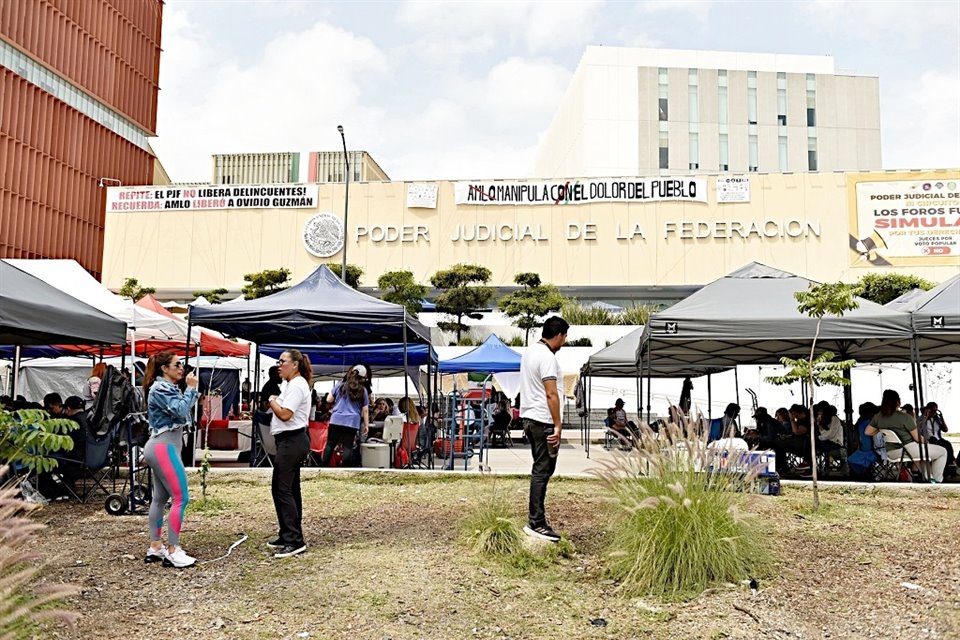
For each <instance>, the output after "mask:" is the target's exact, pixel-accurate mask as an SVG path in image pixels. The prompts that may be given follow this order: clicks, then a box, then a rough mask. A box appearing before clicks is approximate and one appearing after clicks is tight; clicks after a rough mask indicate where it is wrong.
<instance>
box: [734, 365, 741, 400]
mask: <svg viewBox="0 0 960 640" xmlns="http://www.w3.org/2000/svg"><path fill="white" fill-rule="evenodd" d="M737 369H738V367H737V366H736V365H734V366H733V386H734V388H735V389H736V396H737V406H738V407H739V406H740V374H739V373H738V372H737Z"/></svg>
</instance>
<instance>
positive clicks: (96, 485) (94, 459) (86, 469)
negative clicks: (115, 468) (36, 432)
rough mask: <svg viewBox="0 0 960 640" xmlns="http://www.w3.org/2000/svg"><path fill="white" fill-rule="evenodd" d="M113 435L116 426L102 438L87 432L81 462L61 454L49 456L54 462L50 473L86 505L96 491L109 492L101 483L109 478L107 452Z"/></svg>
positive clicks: (70, 494) (110, 468) (111, 445)
mask: <svg viewBox="0 0 960 640" xmlns="http://www.w3.org/2000/svg"><path fill="white" fill-rule="evenodd" d="M116 433H117V428H116V427H113V428H111V430H110V431H109V432H108V433H107V434H105V435H102V436H98V435H95V434H93V433H91V432H90V431H89V430H88V431H87V432H86V433H85V434H84V455H83V459H79V458H73V457H70V456H69V455H64V454H56V455H53V456H51V457H52V458H54V459H55V460H57V467H56V468H55V469H53V471H51V474H52V475H53V476H55V477H56V478H57V479H58V480H59V481H60V483H61V484H62V485H63V488H64V489H65V490H66V492H67V495H68V496H69V497H70V498H72V499H74V500H76V501H77V502H80V503H82V504H86V503H87V502H88V501H89V500H90V496H92V495H93V494H94V493H95V492H96V491H97V489H99V490H100V491H102V492H103V493H104V494H109V493H111V491H110V490H108V489H107V487H105V486H104V484H103V483H104V481H105V480H107V479H108V478H110V472H111V470H112V464H111V459H110V453H111V450H112V448H113V444H114V442H113V440H114V437H115V435H116ZM77 484H79V489H78V488H77V486H76V485H77Z"/></svg>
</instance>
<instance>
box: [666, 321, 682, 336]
mask: <svg viewBox="0 0 960 640" xmlns="http://www.w3.org/2000/svg"><path fill="white" fill-rule="evenodd" d="M679 331H680V326H679V324H677V323H676V322H668V323H667V333H668V334H669V335H676V334H677V333H679Z"/></svg>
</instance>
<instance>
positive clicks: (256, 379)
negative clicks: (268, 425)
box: [250, 342, 260, 467]
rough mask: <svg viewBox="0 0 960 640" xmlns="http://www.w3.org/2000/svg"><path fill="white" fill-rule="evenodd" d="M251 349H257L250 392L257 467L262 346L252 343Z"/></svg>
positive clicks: (252, 455)
mask: <svg viewBox="0 0 960 640" xmlns="http://www.w3.org/2000/svg"><path fill="white" fill-rule="evenodd" d="M250 348H251V349H256V355H254V361H253V362H254V365H253V389H251V390H250V416H251V417H252V419H253V420H252V422H253V424H252V425H251V426H250V436H251V437H250V466H251V467H255V466H256V465H257V455H258V453H259V452H258V451H257V446H258V445H259V443H260V426H259V423H258V422H257V420H258V418H259V414H260V345H259V344H254V343H252V342H251V343H250Z"/></svg>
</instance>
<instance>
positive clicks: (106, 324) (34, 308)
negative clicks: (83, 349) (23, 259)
mask: <svg viewBox="0 0 960 640" xmlns="http://www.w3.org/2000/svg"><path fill="white" fill-rule="evenodd" d="M126 334H127V325H126V323H124V322H123V321H121V320H117V319H116V318H114V317H113V316H109V315H107V314H105V313H103V312H102V311H100V310H98V309H95V308H93V307H91V306H90V305H88V304H86V303H84V302H81V301H80V300H77V299H76V298H74V297H73V296H70V295H67V294H66V293H64V292H62V291H60V290H59V289H57V288H56V287H53V286H51V285H48V284H47V283H46V282H44V281H43V280H40V279H39V278H37V277H35V276H32V275H30V274H29V273H26V272H25V271H22V270H20V269H18V268H17V267H14V266H12V265H10V264H8V263H7V262H4V261H0V345H12V346H14V347H15V349H14V363H13V366H14V373H13V380H14V388H13V393H14V394H16V382H17V370H18V369H19V366H20V347H21V346H23V345H49V344H118V343H119V344H122V343H123V342H124V341H125V340H126Z"/></svg>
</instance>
